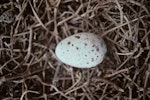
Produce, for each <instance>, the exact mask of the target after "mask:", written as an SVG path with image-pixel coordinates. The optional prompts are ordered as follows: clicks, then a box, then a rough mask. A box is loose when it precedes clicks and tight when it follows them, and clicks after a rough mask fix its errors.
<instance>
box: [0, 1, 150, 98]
mask: <svg viewBox="0 0 150 100" xmlns="http://www.w3.org/2000/svg"><path fill="white" fill-rule="evenodd" d="M79 32H91V33H95V34H98V35H101V36H102V37H103V38H104V40H105V42H106V44H107V49H108V52H107V54H106V57H105V60H104V61H103V63H101V64H100V65H98V66H96V67H94V68H90V69H78V68H72V67H71V66H68V65H65V64H62V63H60V62H58V60H57V59H56V55H55V47H56V45H57V44H58V43H59V42H60V41H61V40H62V39H64V38H66V37H68V36H70V35H73V34H76V33H79ZM0 99H1V100H19V99H20V100H30V99H31V100H38V99H41V100H43V99H44V100H148V99H150V2H149V1H148V0H1V1H0Z"/></svg>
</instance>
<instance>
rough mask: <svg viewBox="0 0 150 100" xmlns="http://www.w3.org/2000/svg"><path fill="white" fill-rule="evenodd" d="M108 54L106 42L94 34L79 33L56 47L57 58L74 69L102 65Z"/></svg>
mask: <svg viewBox="0 0 150 100" xmlns="http://www.w3.org/2000/svg"><path fill="white" fill-rule="evenodd" d="M106 52H107V48H106V45H105V43H104V40H103V39H102V38H101V37H100V36H99V35H96V34H94V33H85V32H83V33H77V34H74V35H72V36H69V37H67V38H65V39H64V40H62V41H61V42H60V43H58V45H57V46H56V49H55V53H56V56H57V58H58V59H59V60H60V61H61V62H63V63H65V64H67V65H70V66H72V67H76V68H91V67H94V66H96V65H98V64H100V63H101V62H102V61H103V59H104V56H105V53H106Z"/></svg>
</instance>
